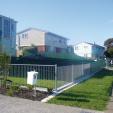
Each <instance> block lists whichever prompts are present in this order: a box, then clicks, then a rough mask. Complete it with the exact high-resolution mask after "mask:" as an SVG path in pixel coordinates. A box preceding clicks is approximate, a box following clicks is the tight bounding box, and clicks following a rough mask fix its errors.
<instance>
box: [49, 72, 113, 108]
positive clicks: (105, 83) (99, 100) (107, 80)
mask: <svg viewBox="0 0 113 113" xmlns="http://www.w3.org/2000/svg"><path fill="white" fill-rule="evenodd" d="M112 74H113V71H109V70H102V71H101V72H99V73H97V74H96V75H95V76H94V77H92V78H91V79H89V80H86V81H84V82H82V83H80V84H79V85H77V86H74V87H72V88H70V89H68V90H66V91H64V92H63V93H61V94H60V95H58V96H56V97H55V98H53V99H51V100H50V101H49V103H54V104H61V105H66V106H78V107H81V108H87V109H95V110H105V109H106V105H107V102H108V100H109V95H110V93H111V88H112V82H113V76H112Z"/></svg>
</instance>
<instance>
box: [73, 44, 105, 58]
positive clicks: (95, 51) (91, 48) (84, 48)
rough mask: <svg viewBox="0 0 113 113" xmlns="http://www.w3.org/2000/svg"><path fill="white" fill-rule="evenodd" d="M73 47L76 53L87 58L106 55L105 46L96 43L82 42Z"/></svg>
mask: <svg viewBox="0 0 113 113" xmlns="http://www.w3.org/2000/svg"><path fill="white" fill-rule="evenodd" d="M73 47H74V53H75V54H77V55H79V56H82V57H85V58H92V59H98V58H102V57H103V56H104V51H105V48H104V47H102V46H100V45H97V44H95V43H94V44H92V43H87V42H82V43H79V44H76V45H74V46H73Z"/></svg>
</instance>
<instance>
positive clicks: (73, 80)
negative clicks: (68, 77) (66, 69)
mask: <svg viewBox="0 0 113 113" xmlns="http://www.w3.org/2000/svg"><path fill="white" fill-rule="evenodd" d="M71 71H72V82H73V81H74V76H73V74H74V73H73V64H72V70H71Z"/></svg>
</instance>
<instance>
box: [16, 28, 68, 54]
mask: <svg viewBox="0 0 113 113" xmlns="http://www.w3.org/2000/svg"><path fill="white" fill-rule="evenodd" d="M16 38H17V40H16V44H17V47H16V49H17V56H18V55H19V54H22V51H23V49H24V48H28V47H31V46H35V47H37V52H39V53H44V52H55V53H62V52H66V51H67V41H68V39H67V38H65V37H62V36H59V35H57V34H54V33H52V32H48V31H44V30H40V29H36V28H28V29H25V30H23V31H21V32H19V33H17V36H16Z"/></svg>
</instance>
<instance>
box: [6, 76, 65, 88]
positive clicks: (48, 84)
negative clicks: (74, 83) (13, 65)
mask: <svg viewBox="0 0 113 113" xmlns="http://www.w3.org/2000/svg"><path fill="white" fill-rule="evenodd" d="M8 79H9V80H12V81H13V83H14V84H19V85H26V83H27V79H26V78H22V77H8ZM57 84H58V85H59V86H61V85H62V84H65V81H57ZM37 86H40V87H45V88H49V89H54V88H55V80H45V79H44V80H40V79H39V80H37Z"/></svg>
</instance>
